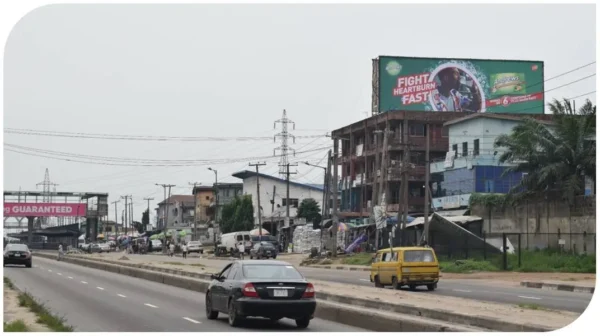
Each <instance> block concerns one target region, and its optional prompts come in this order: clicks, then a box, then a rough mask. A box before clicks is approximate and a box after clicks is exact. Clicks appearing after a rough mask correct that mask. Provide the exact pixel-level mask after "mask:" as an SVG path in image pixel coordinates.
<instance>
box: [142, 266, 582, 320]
mask: <svg viewBox="0 0 600 336" xmlns="http://www.w3.org/2000/svg"><path fill="white" fill-rule="evenodd" d="M140 257H141V258H143V257H144V256H140ZM153 257H158V258H164V260H169V261H181V260H182V259H181V258H171V259H169V258H168V257H163V256H153ZM161 260H162V259H161ZM193 262H196V263H202V264H204V265H205V266H207V267H210V268H215V269H219V268H222V267H224V266H225V265H226V264H227V263H228V262H229V261H227V260H216V259H205V258H202V259H195V261H193ZM299 270H300V271H301V272H302V274H304V276H305V277H306V278H307V279H309V280H310V279H314V280H321V281H331V282H339V283H344V284H351V285H358V286H370V287H373V284H372V283H371V282H370V281H369V272H362V271H341V270H331V269H318V268H312V267H299ZM403 290H409V289H403ZM416 291H418V292H421V293H423V294H424V295H446V296H454V297H461V298H465V299H473V300H479V301H490V302H496V303H504V304H514V305H518V304H522V303H523V304H536V305H539V306H542V307H546V308H549V309H557V310H566V311H572V312H578V313H581V312H583V311H585V309H586V308H587V306H588V305H589V303H590V301H591V299H592V295H593V294H589V293H574V292H565V291H553V290H544V289H537V288H526V287H517V286H509V285H507V286H500V285H497V284H495V283H494V284H486V282H485V280H452V279H444V278H442V279H441V280H440V282H439V284H438V288H437V289H436V290H435V291H433V292H428V291H427V290H426V288H424V287H423V288H417V289H416Z"/></svg>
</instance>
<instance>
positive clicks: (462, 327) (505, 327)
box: [36, 253, 552, 332]
mask: <svg viewBox="0 0 600 336" xmlns="http://www.w3.org/2000/svg"><path fill="white" fill-rule="evenodd" d="M36 255H37V256H38V257H42V258H47V259H54V260H55V259H56V256H55V255H46V254H43V253H37V254H36ZM64 262H68V263H73V264H77V265H80V266H84V267H91V268H96V269H101V270H105V271H108V272H113V273H119V274H122V275H127V276H131V277H136V278H140V279H145V280H149V281H154V282H159V283H164V284H166V285H170V286H175V287H179V288H184V289H189V290H193V291H197V292H203V293H204V292H206V290H207V288H208V286H209V283H210V281H209V280H210V274H205V273H196V272H187V271H181V270H173V269H168V268H161V267H156V266H148V265H143V266H141V267H135V266H134V265H131V264H126V263H118V264H117V263H114V264H117V265H111V263H112V262H111V263H109V262H107V261H96V260H90V259H89V258H78V257H65V258H64ZM123 264H125V265H123ZM317 300H318V301H319V304H318V305H317V307H318V308H317V312H316V315H315V316H316V317H318V318H322V319H325V320H330V321H335V322H338V323H343V324H346V325H351V326H354V327H358V328H364V329H368V330H373V331H385V332H401V331H412V332H416V331H426V332H438V331H464V332H467V331H504V332H525V331H529V332H531V331H534V332H535V331H537V332H543V331H551V330H552V329H549V328H546V327H543V326H537V325H535V324H528V325H522V324H516V323H511V322H509V321H504V320H500V319H498V320H494V319H491V318H489V317H483V316H472V315H466V314H460V313H455V312H452V311H447V310H445V309H425V308H422V307H417V306H413V305H409V304H405V303H398V304H396V303H393V304H392V303H384V302H380V301H376V300H367V299H361V298H354V297H348V296H340V295H335V294H331V293H327V292H323V291H319V292H318V293H317ZM365 308H366V309H365Z"/></svg>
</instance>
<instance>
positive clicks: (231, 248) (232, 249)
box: [219, 231, 252, 255]
mask: <svg viewBox="0 0 600 336" xmlns="http://www.w3.org/2000/svg"><path fill="white" fill-rule="evenodd" d="M240 242H244V250H245V253H250V250H251V249H252V239H251V238H250V232H249V231H239V232H230V233H225V234H223V235H221V243H220V244H219V247H223V248H225V249H226V250H227V251H228V252H229V253H231V254H232V255H234V254H237V251H238V248H237V246H238V244H239V243H240Z"/></svg>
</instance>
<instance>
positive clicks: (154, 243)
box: [152, 239, 163, 252]
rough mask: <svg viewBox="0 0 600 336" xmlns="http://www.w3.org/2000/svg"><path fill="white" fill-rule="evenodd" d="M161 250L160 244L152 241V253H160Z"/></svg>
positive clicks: (157, 241) (158, 241)
mask: <svg viewBox="0 0 600 336" xmlns="http://www.w3.org/2000/svg"><path fill="white" fill-rule="evenodd" d="M162 249H163V246H162V242H161V241H160V240H158V239H156V240H153V241H152V251H153V252H154V251H159V252H160V251H162Z"/></svg>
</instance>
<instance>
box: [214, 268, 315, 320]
mask: <svg viewBox="0 0 600 336" xmlns="http://www.w3.org/2000/svg"><path fill="white" fill-rule="evenodd" d="M212 279H213V281H212V283H211V284H210V286H209V287H208V291H207V292H206V317H207V318H208V319H210V320H214V319H216V318H217V317H218V316H219V313H225V314H228V315H229V324H230V325H231V326H233V327H235V326H239V325H240V324H241V323H242V322H243V321H244V319H245V318H246V317H265V318H269V319H271V320H272V321H278V320H280V319H282V318H290V319H293V320H296V325H297V326H298V328H306V327H308V325H309V323H310V320H311V319H312V318H313V316H314V313H315V309H316V307H317V301H316V300H315V287H314V286H313V285H312V284H311V283H310V282H308V281H306V279H305V278H304V277H303V276H302V274H300V272H298V270H296V268H294V266H292V265H290V264H289V263H287V262H283V261H275V260H270V261H261V260H237V261H234V262H233V263H231V264H229V265H227V266H225V268H223V270H222V271H221V272H220V273H218V274H214V275H212Z"/></svg>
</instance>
